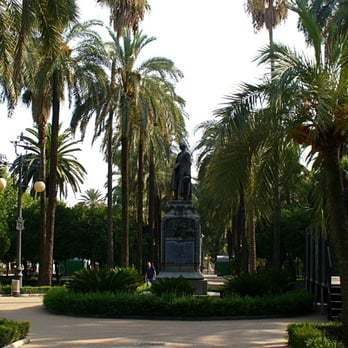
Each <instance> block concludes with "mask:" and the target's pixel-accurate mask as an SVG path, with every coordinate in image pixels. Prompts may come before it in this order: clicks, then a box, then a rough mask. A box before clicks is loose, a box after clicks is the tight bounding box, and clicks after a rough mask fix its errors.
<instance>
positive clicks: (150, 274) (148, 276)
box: [145, 261, 156, 285]
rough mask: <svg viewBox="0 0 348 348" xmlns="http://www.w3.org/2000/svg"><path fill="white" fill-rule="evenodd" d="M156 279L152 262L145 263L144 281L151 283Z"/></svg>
mask: <svg viewBox="0 0 348 348" xmlns="http://www.w3.org/2000/svg"><path fill="white" fill-rule="evenodd" d="M155 280H156V269H155V267H154V266H153V264H152V263H151V262H150V261H149V262H148V263H147V268H146V273H145V281H146V282H147V283H148V284H149V285H151V284H152V283H153V282H154V281H155Z"/></svg>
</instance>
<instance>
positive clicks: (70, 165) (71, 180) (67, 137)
mask: <svg viewBox="0 0 348 348" xmlns="http://www.w3.org/2000/svg"><path fill="white" fill-rule="evenodd" d="M51 129H52V128H51V126H50V125H49V126H48V132H47V139H48V141H47V145H48V146H47V148H46V151H47V152H49V151H50V146H51V139H52V138H51V134H52V133H51ZM26 133H27V134H24V136H23V140H24V142H25V145H24V146H23V150H25V154H24V155H23V156H22V160H23V180H22V181H23V182H24V183H25V184H26V185H29V184H30V183H34V182H35V181H37V180H38V179H40V151H41V149H40V144H39V131H38V129H37V128H28V129H26ZM79 144H80V142H79V141H73V140H72V133H71V131H70V130H65V131H64V132H60V134H59V136H58V156H57V157H58V168H57V172H58V189H59V194H60V196H61V197H67V194H68V187H70V188H71V189H72V191H73V192H79V191H80V185H81V184H82V183H83V181H84V177H85V175H86V173H87V172H86V170H85V168H84V167H83V166H82V164H81V163H79V161H78V159H77V157H76V154H77V153H78V152H80V151H81V149H80V148H79V147H78V145H79ZM46 165H47V166H49V163H47V164H46ZM20 166H21V164H20V159H19V158H17V159H16V160H15V161H14V163H13V166H12V168H11V171H12V172H13V174H15V175H18V173H19V171H20Z"/></svg>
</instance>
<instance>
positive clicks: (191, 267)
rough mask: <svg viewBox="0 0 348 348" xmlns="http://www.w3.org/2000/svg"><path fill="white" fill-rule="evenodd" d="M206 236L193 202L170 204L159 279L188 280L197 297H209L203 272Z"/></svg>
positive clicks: (164, 220) (163, 238) (166, 217)
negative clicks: (203, 251)
mask: <svg viewBox="0 0 348 348" xmlns="http://www.w3.org/2000/svg"><path fill="white" fill-rule="evenodd" d="M201 250H202V236H201V225H200V218H199V215H198V213H197V211H196V209H195V208H194V207H193V205H192V203H191V202H189V201H172V202H169V203H168V204H167V208H166V214H165V216H164V218H163V220H162V226H161V268H160V269H161V271H160V273H159V275H158V278H159V279H161V278H162V279H163V278H179V277H184V278H186V279H188V280H190V282H191V284H192V286H193V287H194V288H195V289H196V293H197V294H200V295H202V294H206V292H207V282H206V281H205V280H204V278H203V275H202V273H201V271H200V267H201V253H202V252H201Z"/></svg>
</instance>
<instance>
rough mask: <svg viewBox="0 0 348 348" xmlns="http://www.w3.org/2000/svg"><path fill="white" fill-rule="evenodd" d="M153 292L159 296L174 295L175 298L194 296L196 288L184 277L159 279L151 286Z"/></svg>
mask: <svg viewBox="0 0 348 348" xmlns="http://www.w3.org/2000/svg"><path fill="white" fill-rule="evenodd" d="M151 292H152V293H154V294H155V295H157V296H161V295H165V294H167V295H168V294H172V295H175V296H192V295H193V294H194V288H193V287H192V285H191V283H190V281H189V280H187V279H185V278H184V277H179V278H166V279H158V280H156V281H155V282H154V283H153V284H152V286H151Z"/></svg>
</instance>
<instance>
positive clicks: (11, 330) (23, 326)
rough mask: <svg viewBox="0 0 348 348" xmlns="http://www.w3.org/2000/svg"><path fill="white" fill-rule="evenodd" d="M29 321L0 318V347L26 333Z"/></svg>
mask: <svg viewBox="0 0 348 348" xmlns="http://www.w3.org/2000/svg"><path fill="white" fill-rule="evenodd" d="M28 332H29V323H28V322H26V321H12V320H7V319H0V347H3V346H6V345H8V344H11V343H13V342H15V341H18V340H21V339H23V338H25V337H26V336H27V335H28Z"/></svg>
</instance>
